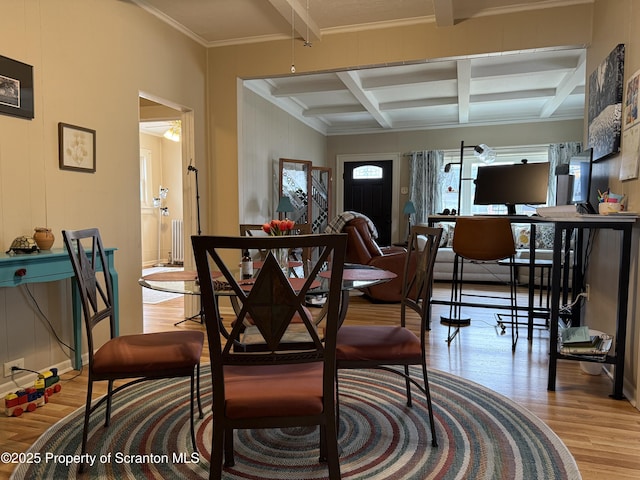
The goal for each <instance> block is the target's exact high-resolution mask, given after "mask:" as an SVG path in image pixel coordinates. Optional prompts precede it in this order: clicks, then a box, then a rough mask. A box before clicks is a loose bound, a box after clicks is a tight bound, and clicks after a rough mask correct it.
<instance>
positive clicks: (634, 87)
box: [624, 70, 640, 129]
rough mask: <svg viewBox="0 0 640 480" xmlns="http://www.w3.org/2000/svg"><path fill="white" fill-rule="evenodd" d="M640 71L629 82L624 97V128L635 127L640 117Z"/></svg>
mask: <svg viewBox="0 0 640 480" xmlns="http://www.w3.org/2000/svg"><path fill="white" fill-rule="evenodd" d="M639 92H640V70H638V71H637V72H635V73H634V74H633V75H632V76H631V78H630V79H629V81H628V82H627V93H626V94H625V96H624V128H625V129H627V128H630V127H633V126H634V125H635V124H636V123H638V121H639V120H640V117H639V116H638V115H639V114H640V112H638V103H639V102H640V98H639V96H638V93H639Z"/></svg>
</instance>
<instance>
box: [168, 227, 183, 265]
mask: <svg viewBox="0 0 640 480" xmlns="http://www.w3.org/2000/svg"><path fill="white" fill-rule="evenodd" d="M182 229H183V223H182V220H171V260H170V263H184V235H183V232H182Z"/></svg>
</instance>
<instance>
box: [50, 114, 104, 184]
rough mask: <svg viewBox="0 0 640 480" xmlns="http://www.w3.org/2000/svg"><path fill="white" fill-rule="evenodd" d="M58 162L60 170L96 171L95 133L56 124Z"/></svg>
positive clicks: (64, 124) (86, 129)
mask: <svg viewBox="0 0 640 480" xmlns="http://www.w3.org/2000/svg"><path fill="white" fill-rule="evenodd" d="M58 147H59V152H58V154H59V161H60V168H61V169H62V170H76V171H79V172H88V173H94V172H95V171H96V131H95V130H91V129H88V128H84V127H77V126H75V125H68V124H66V123H58Z"/></svg>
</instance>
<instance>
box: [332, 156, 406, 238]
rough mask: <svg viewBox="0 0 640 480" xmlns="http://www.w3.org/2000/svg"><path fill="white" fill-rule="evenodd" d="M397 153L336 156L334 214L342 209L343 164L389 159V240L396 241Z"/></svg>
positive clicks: (398, 231) (398, 233)
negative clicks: (391, 167) (390, 163)
mask: <svg viewBox="0 0 640 480" xmlns="http://www.w3.org/2000/svg"><path fill="white" fill-rule="evenodd" d="M401 158H402V155H401V154H399V153H356V154H344V155H337V156H336V175H335V176H334V178H335V179H336V180H337V181H336V182H335V187H336V199H335V202H336V203H335V204H336V209H335V211H336V214H338V213H341V212H343V211H344V164H345V163H349V162H380V161H385V160H391V162H392V164H393V169H392V172H393V173H392V174H393V178H392V182H391V184H392V200H391V241H392V242H398V239H399V238H400V222H399V217H398V211H399V209H400V206H399V205H398V199H399V198H400V160H401Z"/></svg>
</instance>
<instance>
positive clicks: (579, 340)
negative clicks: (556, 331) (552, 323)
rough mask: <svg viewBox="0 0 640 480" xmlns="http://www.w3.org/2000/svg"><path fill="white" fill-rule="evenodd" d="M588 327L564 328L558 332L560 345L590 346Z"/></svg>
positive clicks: (590, 339)
mask: <svg viewBox="0 0 640 480" xmlns="http://www.w3.org/2000/svg"><path fill="white" fill-rule="evenodd" d="M591 342H592V338H591V335H590V334H589V327H587V326H582V327H566V328H563V329H562V330H561V331H560V343H562V344H563V345H568V344H572V345H577V344H587V345H588V344H591Z"/></svg>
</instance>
